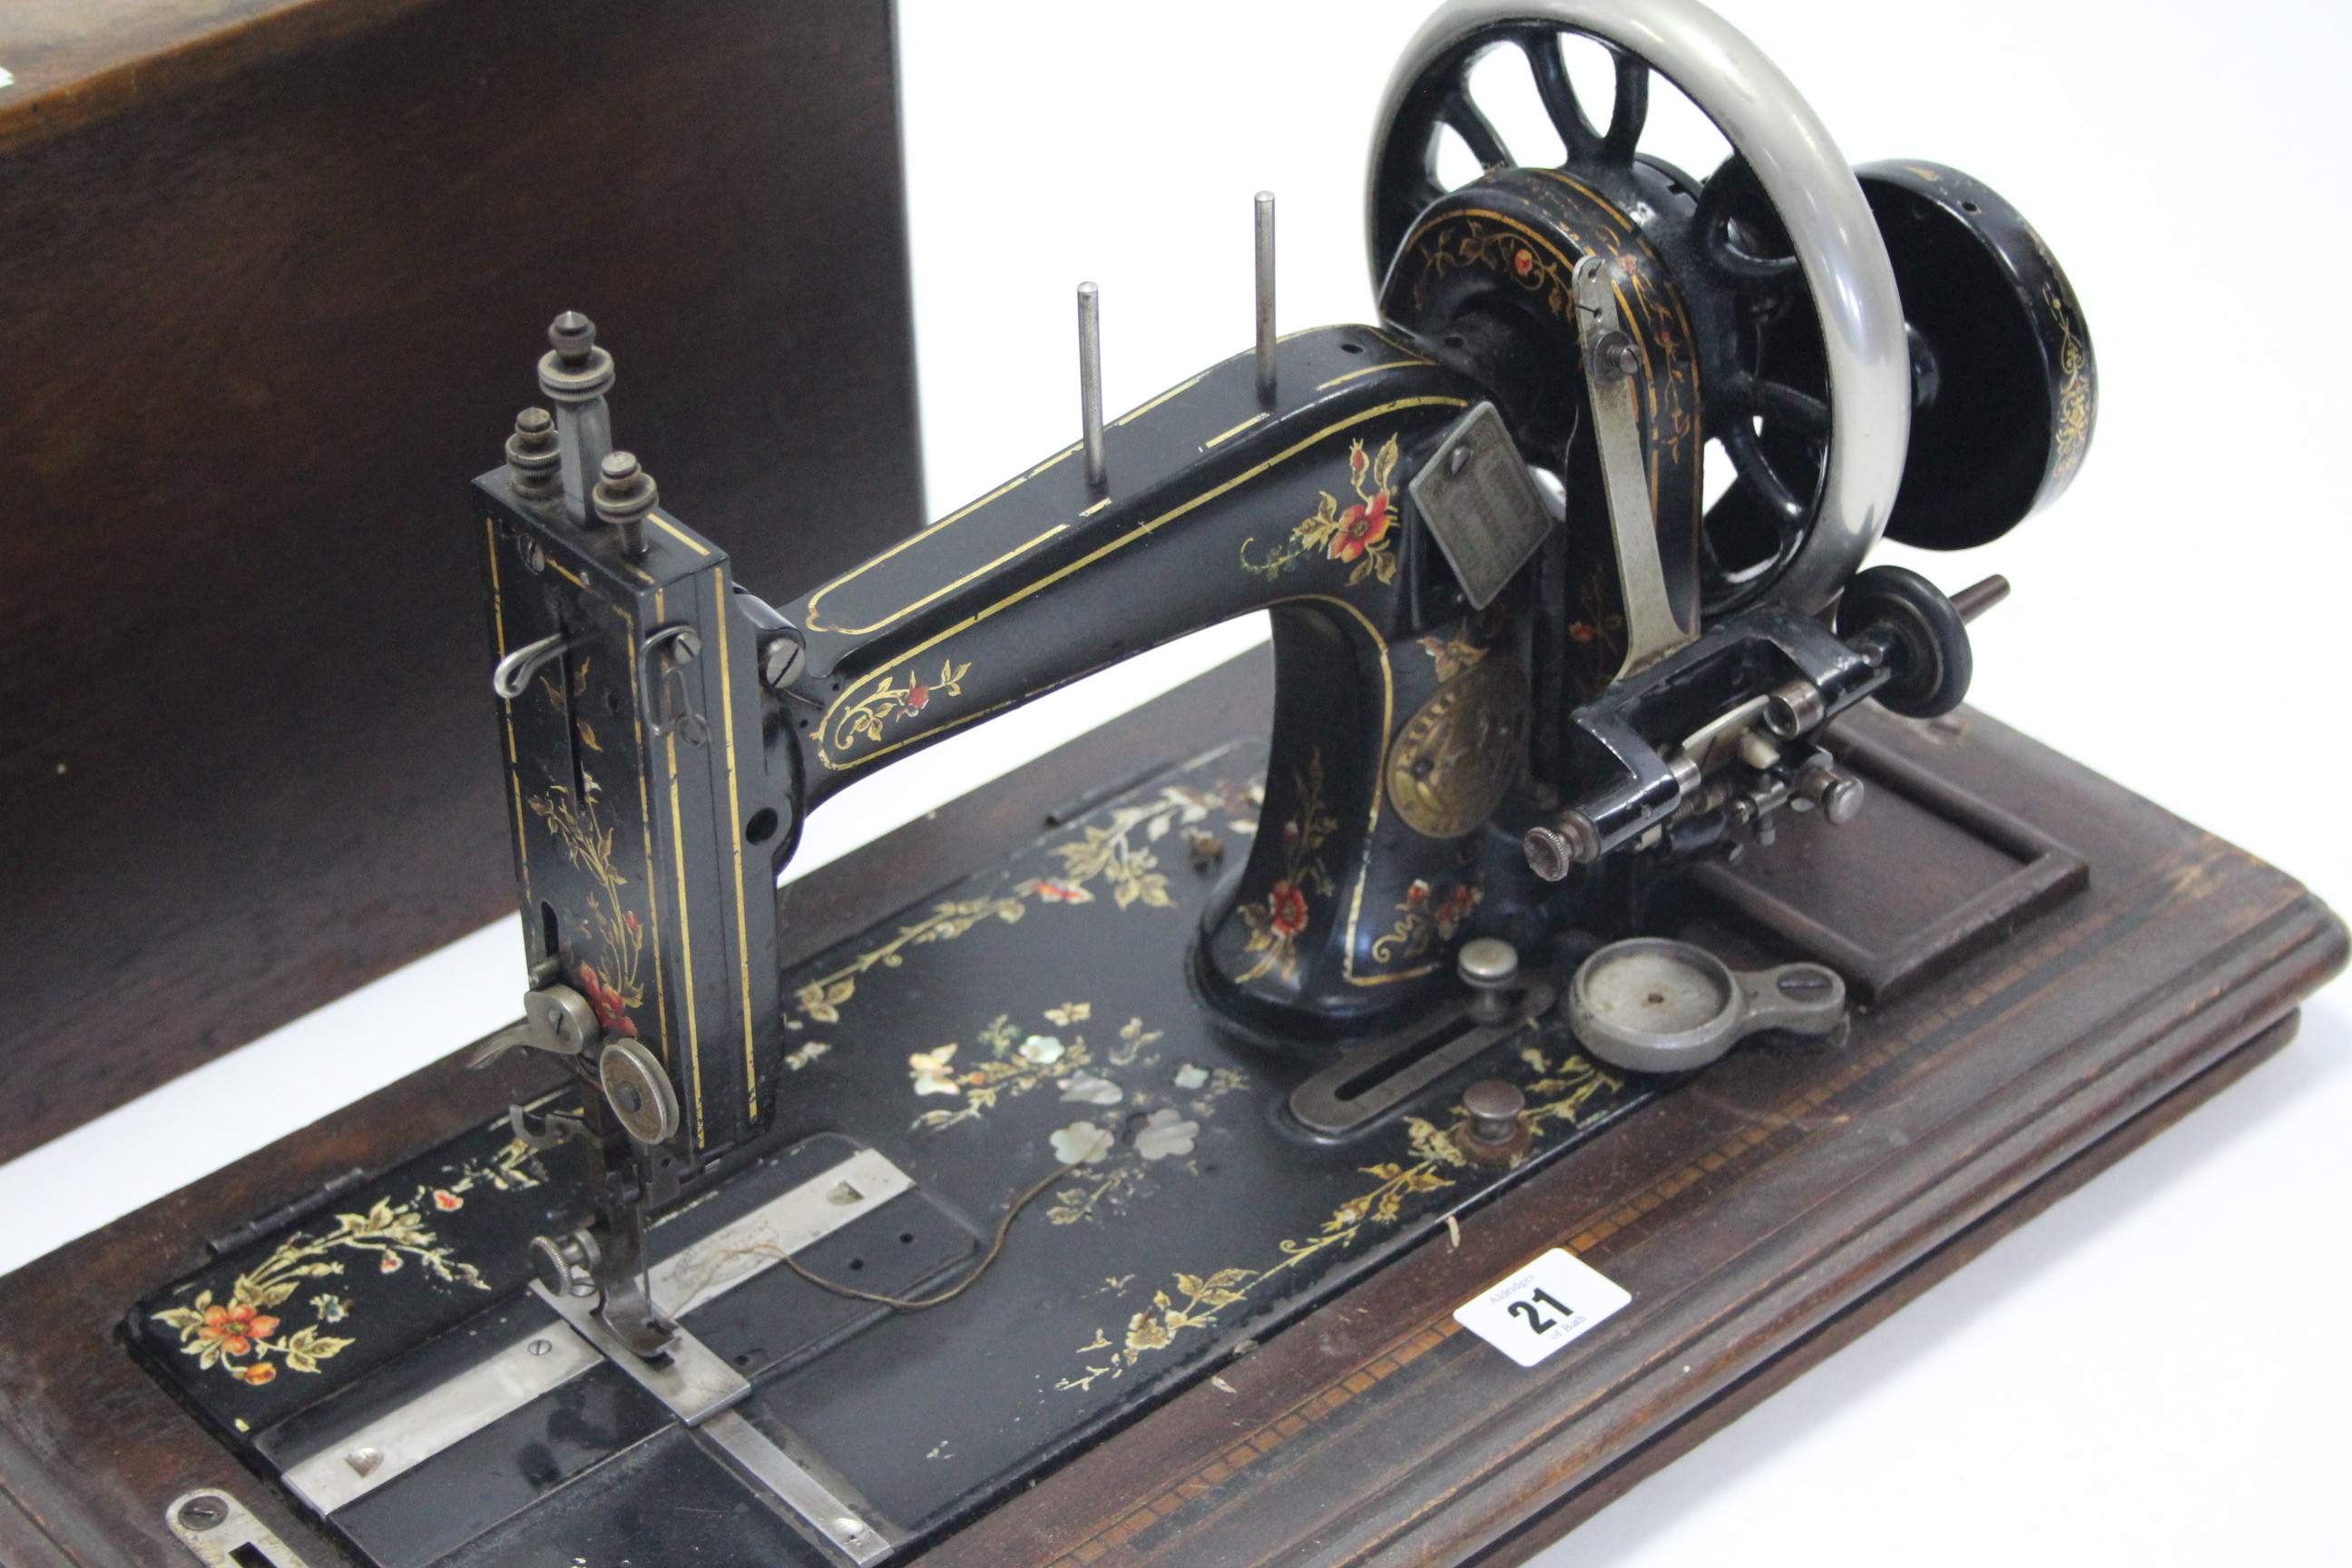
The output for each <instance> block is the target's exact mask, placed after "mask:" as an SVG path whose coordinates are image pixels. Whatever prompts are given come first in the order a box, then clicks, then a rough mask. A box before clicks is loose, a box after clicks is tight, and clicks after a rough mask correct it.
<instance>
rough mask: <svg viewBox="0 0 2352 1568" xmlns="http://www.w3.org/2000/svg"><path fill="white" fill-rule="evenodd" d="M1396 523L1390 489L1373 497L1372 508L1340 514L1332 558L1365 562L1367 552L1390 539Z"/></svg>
mask: <svg viewBox="0 0 2352 1568" xmlns="http://www.w3.org/2000/svg"><path fill="white" fill-rule="evenodd" d="M1391 521H1394V518H1393V515H1392V514H1391V511H1390V510H1389V492H1388V491H1386V490H1382V491H1381V492H1380V493H1379V494H1377V495H1375V496H1374V497H1372V499H1371V501H1370V504H1369V505H1365V506H1351V507H1349V509H1348V510H1345V511H1343V512H1341V513H1340V514H1339V531H1338V532H1336V533H1334V534H1332V535H1331V559H1332V560H1334V561H1360V560H1362V559H1363V555H1364V552H1365V551H1367V550H1370V549H1371V548H1372V547H1373V546H1374V545H1376V544H1378V543H1380V542H1381V540H1383V539H1386V538H1387V537H1388V536H1389V524H1390V523H1391Z"/></svg>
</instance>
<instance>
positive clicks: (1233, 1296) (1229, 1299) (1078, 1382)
mask: <svg viewBox="0 0 2352 1568" xmlns="http://www.w3.org/2000/svg"><path fill="white" fill-rule="evenodd" d="M1254 1278H1255V1276H1254V1275H1253V1274H1252V1273H1251V1272H1250V1270H1248V1269H1246V1268H1221V1269H1219V1270H1218V1271H1217V1272H1216V1273H1214V1274H1212V1275H1210V1276H1209V1277H1208V1278H1207V1279H1202V1278H1201V1277H1200V1276H1198V1275H1193V1274H1179V1275H1178V1276H1176V1289H1177V1293H1178V1294H1180V1295H1181V1296H1182V1297H1183V1298H1184V1304H1183V1305H1182V1306H1181V1307H1180V1306H1178V1305H1176V1304H1175V1302H1173V1301H1172V1300H1170V1299H1169V1296H1168V1292H1167V1291H1165V1290H1154V1291H1153V1292H1152V1293H1151V1305H1150V1306H1149V1307H1147V1308H1145V1309H1144V1310H1142V1311H1140V1312H1138V1313H1136V1314H1135V1316H1133V1317H1131V1318H1129V1320H1128V1321H1127V1344H1126V1346H1125V1347H1124V1348H1120V1347H1118V1346H1114V1345H1113V1344H1112V1343H1111V1342H1110V1341H1109V1340H1108V1339H1107V1338H1105V1337H1104V1335H1103V1332H1102V1331H1101V1330H1099V1329H1097V1330H1096V1331H1095V1337H1094V1339H1093V1341H1092V1342H1090V1343H1087V1344H1084V1345H1081V1346H1079V1347H1078V1353H1079V1354H1080V1355H1091V1354H1095V1353H1097V1352H1102V1351H1109V1352H1111V1354H1110V1359H1109V1360H1108V1363H1106V1364H1104V1365H1102V1366H1088V1367H1087V1369H1086V1374H1085V1375H1084V1376H1082V1377H1066V1378H1063V1379H1061V1380H1060V1381H1058V1382H1056V1383H1055V1384H1054V1386H1055V1388H1057V1389H1061V1390H1065V1391H1066V1390H1069V1389H1073V1388H1091V1387H1093V1386H1094V1381H1095V1379H1097V1378H1098V1377H1101V1376H1104V1375H1106V1374H1108V1375H1109V1376H1111V1377H1113V1378H1118V1377H1119V1376H1122V1375H1124V1374H1125V1373H1126V1371H1127V1369H1128V1368H1129V1367H1130V1366H1133V1365H1134V1364H1135V1363H1137V1362H1139V1361H1140V1360H1142V1359H1143V1355H1144V1353H1145V1352H1147V1351H1156V1350H1164V1349H1166V1348H1167V1347H1168V1346H1169V1345H1171V1344H1173V1343H1174V1342H1175V1341H1176V1336H1177V1335H1178V1334H1180V1333H1182V1332H1183V1331H1185V1330H1186V1329H1205V1328H1208V1327H1210V1326H1211V1325H1212V1324H1213V1323H1215V1322H1216V1321H1217V1314H1218V1313H1219V1312H1221V1311H1223V1310H1225V1309H1226V1308H1227V1307H1230V1306H1232V1305H1233V1304H1234V1302H1236V1301H1239V1300H1243V1299H1244V1297H1246V1296H1247V1295H1248V1294H1249V1283H1250V1281H1251V1279H1254Z"/></svg>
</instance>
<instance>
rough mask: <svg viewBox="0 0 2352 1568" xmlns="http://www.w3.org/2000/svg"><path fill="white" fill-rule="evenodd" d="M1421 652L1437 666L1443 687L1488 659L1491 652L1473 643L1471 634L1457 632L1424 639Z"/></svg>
mask: <svg viewBox="0 0 2352 1568" xmlns="http://www.w3.org/2000/svg"><path fill="white" fill-rule="evenodd" d="M1421 651H1422V652H1423V653H1425V654H1427V655H1428V656H1429V657H1430V660H1431V662H1432V663H1433V664H1435V665H1436V666H1437V679H1438V682H1439V684H1441V685H1443V684H1444V682H1446V681H1449V680H1451V679H1454V677H1455V676H1457V675H1459V674H1461V673H1462V672H1463V671H1464V670H1465V669H1467V668H1470V667H1471V666H1472V665H1474V664H1476V663H1477V662H1478V661H1479V660H1480V659H1482V658H1486V655H1487V653H1488V652H1489V651H1490V650H1488V649H1486V648H1483V647H1479V646H1478V645H1477V644H1476V643H1474V642H1472V641H1471V640H1470V634H1469V633H1467V632H1456V633H1454V635H1453V636H1452V637H1423V638H1422V639H1421Z"/></svg>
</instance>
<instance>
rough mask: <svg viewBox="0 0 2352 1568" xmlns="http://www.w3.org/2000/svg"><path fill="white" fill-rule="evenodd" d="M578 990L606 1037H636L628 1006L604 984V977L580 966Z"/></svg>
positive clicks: (620, 996)
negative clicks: (594, 1013)
mask: <svg viewBox="0 0 2352 1568" xmlns="http://www.w3.org/2000/svg"><path fill="white" fill-rule="evenodd" d="M580 989H581V991H582V993H583V994H585V995H586V996H587V998H588V1005H589V1006H591V1007H593V1008H594V1009H595V1010H596V1022H597V1023H598V1025H600V1026H602V1027H603V1028H604V1032H605V1033H606V1034H608V1035H626V1036H628V1037H629V1038H631V1039H633V1040H634V1039H635V1038H636V1037H637V1026H636V1025H635V1024H634V1023H633V1022H631V1021H630V1018H629V1004H628V1002H627V1000H626V999H625V998H624V997H623V996H622V994H620V993H619V992H618V991H615V990H614V989H613V987H611V986H610V985H607V984H604V976H603V975H601V974H599V973H596V971H595V969H594V968H593V966H591V965H589V964H585V963H583V964H582V965H581V966H580Z"/></svg>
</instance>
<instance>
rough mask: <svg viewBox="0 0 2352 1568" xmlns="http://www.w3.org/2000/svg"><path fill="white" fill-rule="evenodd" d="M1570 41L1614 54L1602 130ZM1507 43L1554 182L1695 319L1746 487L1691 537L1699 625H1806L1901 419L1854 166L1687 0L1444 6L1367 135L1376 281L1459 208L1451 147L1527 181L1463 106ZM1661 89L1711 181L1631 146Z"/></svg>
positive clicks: (1877, 504)
mask: <svg viewBox="0 0 2352 1568" xmlns="http://www.w3.org/2000/svg"><path fill="white" fill-rule="evenodd" d="M1569 35H1580V36H1582V37H1590V38H1592V39H1595V40H1597V41H1598V42H1600V43H1601V45H1603V46H1604V47H1607V48H1608V50H1609V51H1610V53H1611V55H1612V58H1613V60H1614V64H1615V67H1616V72H1615V82H1614V92H1613V101H1612V104H1611V107H1610V113H1609V117H1608V121H1607V123H1606V125H1605V126H1601V125H1596V124H1595V123H1594V121H1593V119H1592V118H1591V115H1590V114H1589V113H1588V112H1587V109H1586V106H1585V105H1584V104H1583V103H1582V102H1580V100H1579V98H1578V96H1577V92H1576V89H1575V86H1574V84H1573V82H1572V81H1571V80H1570V75H1569V71H1568V68H1567V64H1566V60H1565V58H1564V56H1563V55H1562V52H1561V42H1562V39H1563V38H1564V37H1567V36H1569ZM1504 48H1508V49H1514V50H1517V52H1518V53H1519V54H1520V55H1522V56H1523V57H1524V58H1525V59H1526V62H1527V65H1528V70H1529V72H1530V74H1531V76H1532V78H1533V80H1534V85H1535V90H1536V93H1537V95H1538V98H1539V99H1540V100H1541V101H1542V104H1543V108H1544V110H1545V113H1546V116H1547V117H1548V118H1549V121H1551V124H1552V128H1553V129H1554V130H1555V131H1556V132H1558V133H1559V140H1560V142H1561V144H1562V146H1563V147H1564V148H1565V149H1566V151H1567V158H1566V161H1565V163H1562V164H1560V165H1558V166H1557V167H1558V172H1559V173H1561V174H1566V175H1567V176H1569V177H1570V179H1571V180H1572V181H1574V182H1575V183H1577V184H1579V185H1580V186H1583V187H1585V188H1587V189H1589V190H1590V191H1591V192H1593V193H1595V194H1597V195H1600V196H1601V198H1603V199H1604V200H1605V201H1606V202H1607V203H1609V204H1610V205H1612V206H1613V207H1614V208H1615V209H1616V210H1617V211H1618V212H1620V213H1622V214H1624V215H1626V217H1627V219H1628V220H1629V221H1630V222H1631V223H1633V224H1634V225H1637V226H1639V228H1640V231H1641V236H1642V238H1643V240H1645V241H1646V242H1647V244H1648V246H1649V247H1650V248H1651V249H1653V250H1654V252H1655V253H1656V255H1657V256H1658V257H1659V258H1661V260H1662V261H1663V263H1664V267H1665V269H1666V271H1667V273H1668V277H1669V281H1670V282H1671V284H1672V286H1673V289H1674V291H1675V293H1676V294H1677V295H1678V296H1679V299H1680V302H1681V305H1682V307H1683V310H1684V312H1685V316H1686V318H1687V320H1688V322H1689V327H1690V331H1691V334H1692V336H1693V339H1694V340H1695V341H1694V342H1693V343H1692V345H1691V347H1692V348H1693V349H1694V350H1695V351H1696V360H1697V369H1698V382H1699V392H1700V410H1699V412H1700V420H1701V426H1702V428H1703V432H1704V434H1705V435H1706V436H1707V437H1714V438H1715V439H1717V440H1718V441H1719V442H1720V443H1721V444H1722V447H1723V449H1724V451H1725V452H1726V454H1727V456H1728V457H1729V458H1730V460H1731V462H1732V465H1733V467H1734V468H1735V470H1736V472H1737V475H1738V479H1737V482H1736V483H1735V484H1734V486H1733V487H1732V489H1730V490H1729V491H1728V492H1727V494H1726V495H1725V496H1724V497H1723V499H1722V500H1718V501H1717V503H1716V505H1715V506H1714V507H1712V508H1710V509H1709V510H1708V511H1707V514H1706V523H1705V526H1704V528H1703V529H1702V530H1701V537H1700V542H1699V546H1698V561H1697V572H1698V595H1699V600H1700V606H1701V609H1702V612H1703V614H1705V615H1706V616H1708V617H1709V618H1712V617H1713V616H1719V615H1722V614H1724V613H1727V612H1728V611H1730V610H1734V609H1737V608H1738V607H1740V606H1741V605H1746V604H1748V603H1751V602H1754V601H1756V600H1758V599H1760V598H1763V597H1765V596H1768V595H1769V596H1770V597H1773V598H1776V599H1780V600H1782V601H1784V602H1787V603H1790V604H1793V605H1797V606H1799V607H1801V608H1802V609H1805V610H1808V611H1811V610H1816V609H1819V608H1820V607H1821V606H1822V605H1825V604H1827V603H1828V602H1829V601H1830V600H1831V599H1832V598H1834V597H1835V596H1836V595H1837V593H1838V591H1839V589H1840V588H1841V587H1842V586H1843V584H1844V583H1845V581H1846V579H1847V578H1848V577H1849V576H1851V575H1852V574H1853V572H1854V570H1855V569H1856V568H1857V567H1859V566H1860V564H1861V563H1862V560H1863V557H1864V555H1865V554H1866V553H1867V552H1868V551H1869V550H1870V547H1871V546H1872V545H1873V544H1874V543H1875V542H1877V540H1878V538H1879V536H1880V534H1881V533H1882V532H1883V531H1885V527H1886V521H1887V518H1888V516H1889V514H1890V513H1891V512H1892V510H1893V509H1894V504H1895V492H1896V489H1897V487H1898V485H1899V484H1900V482H1901V479H1902V475H1903V460H1904V449H1905V441H1906V435H1907V432H1908V428H1909V420H1910V411H1911V365H1910V360H1909V354H1908V351H1907V349H1906V341H1905V333H1904V320H1903V309H1902V304H1901V301H1900V300H1899V298H1898V296H1897V293H1896V289H1895V274H1894V272H1893V270H1892V268H1890V266H1889V264H1888V261H1887V255H1886V249H1885V245H1884V244H1883V243H1882V242H1881V240H1880V237H1879V233H1878V228H1877V225H1876V224H1875V223H1874V221H1873V218H1872V216H1871V210H1870V207H1869V206H1868V205H1867V204H1866V203H1865V202H1864V199H1863V194H1862V191H1861V188H1860V186H1859V185H1858V184H1856V182H1855V179H1854V175H1853V171H1852V170H1851V169H1850V168H1848V167H1847V165H1846V163H1844V161H1843V159H1842V158H1841V157H1840V156H1839V154H1838V153H1837V149H1836V147H1835V145H1834V144H1833V143H1832V142H1831V140H1830V137H1829V133H1828V132H1827V131H1826V130H1825V129H1823V127H1822V124H1821V121H1819V120H1818V119H1817V118H1816V117H1815V116H1814V114H1813V112H1812V110H1811V109H1810V108H1808V107H1807V106H1806V104H1805V102H1804V100H1802V99H1801V98H1800V97H1799V96H1798V94H1797V91H1796V89H1794V88H1793V87H1792V86H1790V83H1789V81H1788V79H1786V78H1785V77H1783V76H1782V75H1781V74H1780V72H1779V71H1778V70H1777V69H1775V68H1773V66H1772V65H1771V63H1770V62H1769V60H1767V59H1766V58H1764V57H1763V55H1762V54H1761V52H1760V51H1759V50H1758V49H1757V47H1755V45H1753V44H1751V43H1749V42H1748V39H1747V38H1746V37H1743V36H1742V35H1741V34H1740V33H1739V32H1738V29H1736V28H1734V27H1732V26H1730V25H1729V24H1728V23H1727V22H1725V21H1724V20H1723V19H1722V18H1720V17H1718V16H1716V15H1714V14H1713V13H1712V12H1710V11H1708V10H1706V8H1705V7H1704V6H1702V5H1697V4H1695V3H1694V0H1454V3H1453V4H1451V5H1446V6H1444V8H1443V9H1441V10H1440V11H1439V12H1438V13H1437V14H1436V15H1435V16H1433V17H1431V19H1430V20H1429V22H1428V23H1427V24H1425V25H1424V26H1423V28H1422V30H1421V32H1420V33H1419V34H1418V35H1416V36H1415V37H1414V38H1413V41H1412V44H1411V45H1409V46H1408V47H1407V48H1406V50H1405V54H1404V58H1403V59H1402V61H1401V62H1400V64H1399V65H1398V68H1397V70H1396V73H1395V74H1394V76H1392V77H1391V80H1390V84H1389V89H1388V94H1387V97H1386V100H1385V101H1384V103H1383V107H1382V114H1381V121H1380V122H1379V126H1380V128H1379V130H1378V131H1377V132H1375V135H1374V139H1373V145H1372V160H1371V171H1370V199H1369V206H1368V212H1367V221H1368V229H1369V237H1370V246H1371V256H1372V266H1373V269H1374V272H1375V274H1376V277H1375V281H1376V282H1379V281H1381V279H1382V278H1383V277H1385V276H1386V274H1387V273H1388V271H1389V269H1390V268H1391V264H1392V263H1393V262H1394V261H1395V260H1396V259H1397V258H1399V257H1400V256H1401V255H1402V253H1403V252H1404V251H1405V249H1406V247H1407V245H1408V243H1409V242H1410V241H1411V239H1412V235H1413V233H1414V230H1415V228H1416V226H1417V225H1419V224H1420V223H1421V222H1422V220H1423V215H1424V214H1426V213H1427V212H1429V210H1430V209H1431V208H1432V206H1433V205H1434V204H1438V203H1440V202H1441V201H1443V200H1444V198H1446V197H1447V196H1448V195H1459V194H1460V193H1449V192H1448V191H1447V189H1446V187H1445V184H1444V182H1443V181H1441V180H1440V179H1439V177H1438V174H1437V169H1436V158H1437V153H1438V148H1439V142H1440V139H1441V135H1442V133H1443V132H1445V131H1451V132H1453V133H1454V135H1456V136H1458V137H1460V138H1461V140H1462V142H1464V143H1465V145H1466V146H1467V147H1468V148H1469V149H1470V151H1471V153H1473V154H1474V155H1475V157H1476V158H1477V159H1478V161H1479V163H1480V164H1481V165H1482V167H1483V168H1484V169H1485V171H1486V174H1485V175H1484V176H1482V178H1486V179H1491V178H1494V177H1495V176H1496V175H1497V174H1498V173H1501V172H1504V171H1507V170H1511V169H1516V168H1521V167H1526V166H1527V165H1521V164H1519V163H1517V161H1516V160H1515V159H1514V158H1513V156H1512V153H1511V151H1510V149H1509V148H1508V147H1507V145H1506V144H1505V142H1504V140H1503V138H1502V136H1501V135H1500V133H1499V132H1497V131H1496V128H1495V124H1494V122H1493V120H1492V119H1491V118H1490V117H1489V115H1488V114H1487V113H1486V112H1485V111H1484V110H1482V109H1481V107H1480V106H1479V104H1478V103H1477V101H1476V100H1475V97H1474V96H1473V92H1472V86H1471V71H1472V68H1473V67H1474V66H1475V65H1476V64H1477V62H1478V61H1479V59H1480V58H1482V57H1484V56H1486V54H1488V53H1489V52H1491V51H1493V50H1496V49H1504ZM1653 75H1657V76H1663V77H1664V78H1665V79H1667V80H1669V81H1671V82H1672V83H1673V84H1674V85H1675V86H1676V87H1677V88H1679V89H1681V90H1682V91H1683V92H1684V94H1685V96H1687V97H1688V98H1689V99H1690V100H1691V101H1692V102H1693V103H1694V104H1696V106H1697V107H1698V109H1699V110H1701V111H1702V112H1703V113H1705V114H1706V116H1707V117H1708V119H1709V120H1711V121H1713V122H1714V124H1715V126H1716V128H1717V130H1718V131H1720V132H1722V133H1723V135H1724V137H1725V138H1726V139H1727V141H1728V142H1730V144H1731V147H1732V150H1733V151H1732V155H1731V157H1730V158H1729V159H1728V160H1727V161H1726V162H1725V163H1724V164H1723V165H1722V166H1721V167H1720V168H1718V169H1717V171H1716V172H1715V174H1713V175H1712V176H1711V177H1710V178H1708V179H1707V180H1706V182H1705V183H1704V184H1699V183H1697V182H1695V181H1693V180H1692V179H1691V178H1690V177H1689V176H1688V175H1686V174H1682V173H1681V172H1680V171H1678V170H1675V169H1674V168H1673V167H1672V166H1671V165H1669V164H1667V163H1664V162H1663V161H1661V160H1659V159H1657V158H1654V157H1652V156H1649V155H1647V154H1645V153H1643V152H1642V150H1641V141H1642V134H1643V130H1644V127H1645V122H1646V120H1647V116H1648V110H1649V100H1650V89H1651V81H1652V77H1653ZM1662 515H1663V514H1662ZM1669 570H1670V572H1671V567H1670V569H1669Z"/></svg>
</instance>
